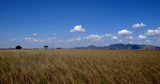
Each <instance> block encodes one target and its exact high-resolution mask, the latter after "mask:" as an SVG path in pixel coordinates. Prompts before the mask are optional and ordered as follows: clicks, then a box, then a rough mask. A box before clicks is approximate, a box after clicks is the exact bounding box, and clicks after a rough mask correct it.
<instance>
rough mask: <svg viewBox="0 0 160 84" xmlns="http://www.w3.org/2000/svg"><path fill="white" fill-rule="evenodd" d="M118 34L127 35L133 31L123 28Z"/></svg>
mask: <svg viewBox="0 0 160 84" xmlns="http://www.w3.org/2000/svg"><path fill="white" fill-rule="evenodd" d="M118 34H119V35H123V36H126V35H128V34H132V32H131V31H128V30H126V29H123V30H121V31H118Z"/></svg>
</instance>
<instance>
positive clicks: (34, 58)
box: [0, 49, 160, 84]
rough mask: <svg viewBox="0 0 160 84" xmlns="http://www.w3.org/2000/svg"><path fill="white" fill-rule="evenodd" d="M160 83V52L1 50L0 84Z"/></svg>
mask: <svg viewBox="0 0 160 84" xmlns="http://www.w3.org/2000/svg"><path fill="white" fill-rule="evenodd" d="M26 83H32V84H45V83H47V84H50V83H52V84H86V83H87V84H113V83H114V84H119V83H124V84H160V51H159V50H105V49H59V50H57V49H47V50H0V84H26Z"/></svg>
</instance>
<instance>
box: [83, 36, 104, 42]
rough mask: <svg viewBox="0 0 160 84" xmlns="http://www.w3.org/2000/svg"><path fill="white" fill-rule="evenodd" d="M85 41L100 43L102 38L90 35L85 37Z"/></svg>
mask: <svg viewBox="0 0 160 84" xmlns="http://www.w3.org/2000/svg"><path fill="white" fill-rule="evenodd" d="M83 39H88V40H92V41H100V40H101V36H99V35H89V36H87V37H84V38H83Z"/></svg>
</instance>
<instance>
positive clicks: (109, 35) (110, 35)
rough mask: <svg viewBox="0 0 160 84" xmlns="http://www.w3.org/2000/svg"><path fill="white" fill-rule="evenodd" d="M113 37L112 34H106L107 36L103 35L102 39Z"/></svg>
mask: <svg viewBox="0 0 160 84" xmlns="http://www.w3.org/2000/svg"><path fill="white" fill-rule="evenodd" d="M112 36H113V35H112V34H105V35H102V36H101V37H102V38H104V37H112Z"/></svg>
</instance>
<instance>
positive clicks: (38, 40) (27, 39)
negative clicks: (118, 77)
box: [24, 37, 55, 42]
mask: <svg viewBox="0 0 160 84" xmlns="http://www.w3.org/2000/svg"><path fill="white" fill-rule="evenodd" d="M53 39H55V38H46V39H44V40H42V39H35V38H34V39H32V38H28V37H25V38H24V40H25V41H28V42H52V40H53Z"/></svg>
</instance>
